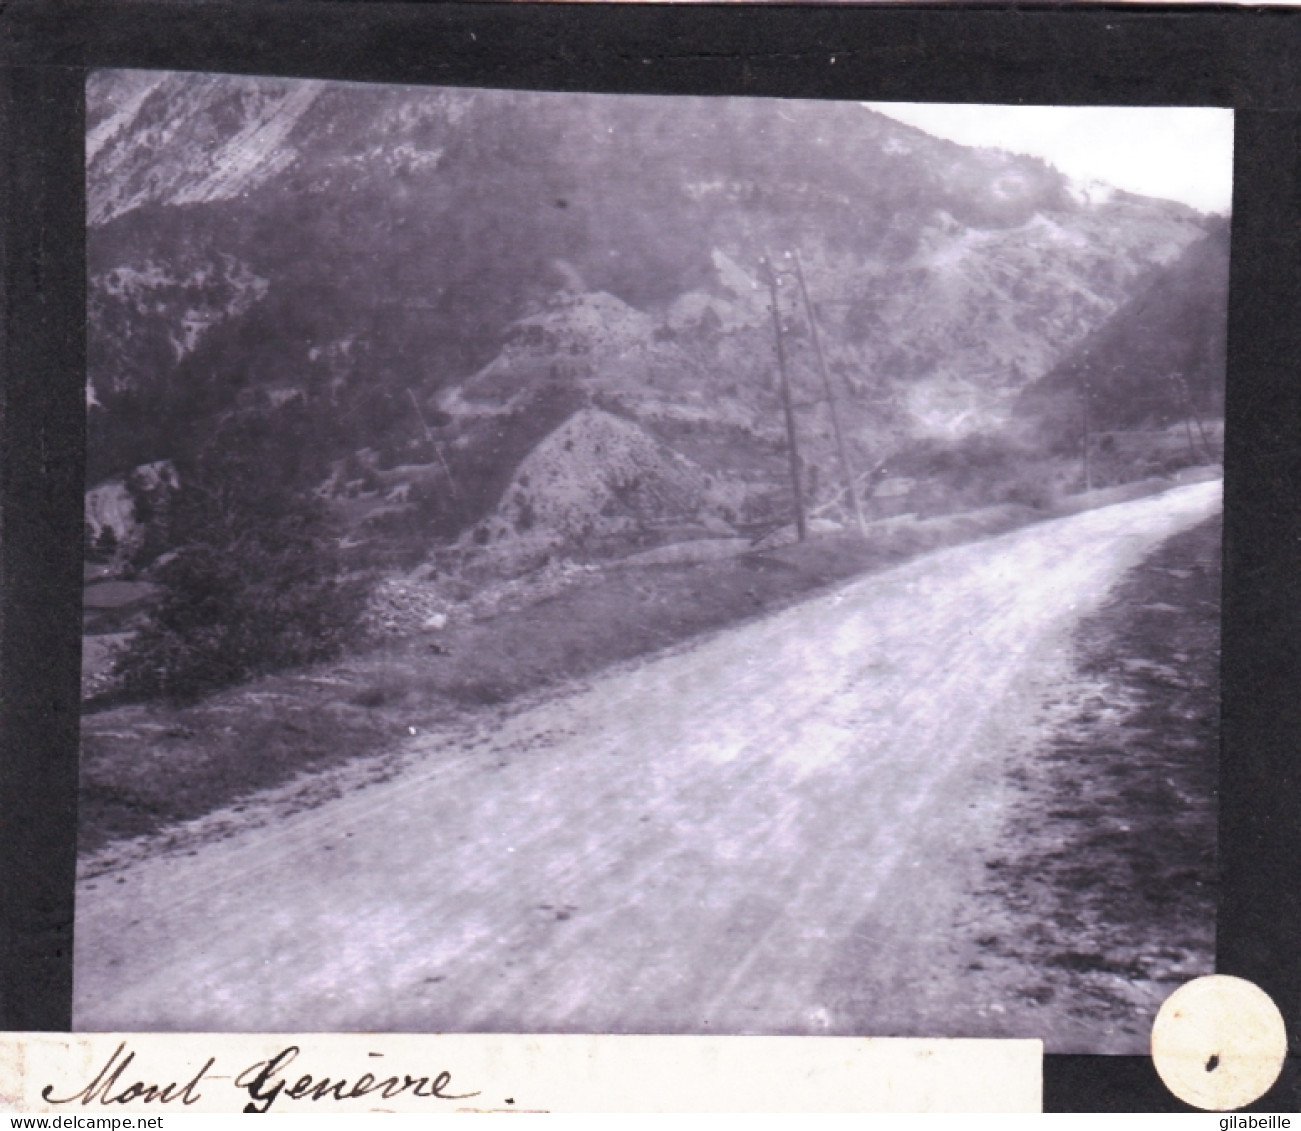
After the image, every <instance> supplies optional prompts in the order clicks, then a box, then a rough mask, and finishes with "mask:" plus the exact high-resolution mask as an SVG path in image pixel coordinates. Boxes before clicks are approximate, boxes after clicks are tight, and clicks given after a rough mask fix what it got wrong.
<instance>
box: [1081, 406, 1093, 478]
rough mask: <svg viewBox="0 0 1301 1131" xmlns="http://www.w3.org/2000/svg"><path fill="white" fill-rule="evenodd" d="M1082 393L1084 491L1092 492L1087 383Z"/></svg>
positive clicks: (1091, 442)
mask: <svg viewBox="0 0 1301 1131" xmlns="http://www.w3.org/2000/svg"><path fill="white" fill-rule="evenodd" d="M1083 393H1084V395H1083V398H1082V401H1083V404H1082V410H1083V411H1082V415H1083V426H1084V489H1085V490H1086V491H1092V490H1093V453H1092V450H1091V449H1092V447H1093V436H1092V435H1091V432H1092V429H1091V427H1090V421H1089V383H1088V381H1085V382H1084V385H1083Z"/></svg>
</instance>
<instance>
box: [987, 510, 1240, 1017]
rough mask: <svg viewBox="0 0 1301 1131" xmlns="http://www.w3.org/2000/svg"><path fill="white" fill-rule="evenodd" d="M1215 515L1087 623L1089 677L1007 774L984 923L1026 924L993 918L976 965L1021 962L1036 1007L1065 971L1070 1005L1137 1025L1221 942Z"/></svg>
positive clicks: (1082, 628)
mask: <svg viewBox="0 0 1301 1131" xmlns="http://www.w3.org/2000/svg"><path fill="white" fill-rule="evenodd" d="M1221 521H1222V520H1221V519H1220V518H1219V517H1217V518H1214V519H1212V520H1209V521H1207V522H1203V523H1201V524H1200V525H1198V526H1197V527H1195V528H1194V529H1192V530H1189V531H1187V532H1186V533H1184V534H1180V535H1177V536H1176V537H1174V538H1171V539H1170V540H1169V541H1167V542H1166V543H1165V544H1164V545H1163V546H1161V548H1160V549H1159V550H1158V551H1157V552H1156V553H1154V554H1153V555H1151V556H1150V557H1149V558H1148V559H1147V560H1146V561H1145V562H1144V563H1143V565H1142V566H1140V567H1139V568H1138V569H1137V570H1134V571H1132V572H1131V573H1130V574H1129V575H1128V576H1127V577H1126V578H1125V579H1124V581H1122V583H1121V584H1120V586H1118V588H1117V589H1116V590H1115V592H1114V593H1113V595H1112V597H1111V599H1110V600H1109V601H1108V603H1107V604H1106V606H1105V607H1103V608H1102V609H1101V610H1099V611H1098V612H1097V613H1095V614H1094V615H1092V616H1090V617H1088V618H1086V619H1085V620H1084V621H1082V622H1081V624H1080V625H1079V627H1078V628H1077V630H1076V632H1075V634H1074V646H1075V654H1076V663H1077V666H1078V671H1079V673H1080V677H1081V678H1080V680H1079V682H1078V683H1076V684H1073V685H1071V686H1070V687H1069V688H1067V689H1065V691H1064V693H1063V694H1061V695H1060V697H1059V698H1057V699H1055V700H1051V701H1050V702H1049V703H1048V704H1047V705H1046V707H1045V729H1046V732H1047V734H1048V735H1049V740H1048V742H1047V743H1046V744H1045V745H1044V746H1043V747H1042V748H1041V749H1040V751H1039V752H1038V755H1037V757H1035V758H1032V759H1026V760H1025V761H1024V763H1023V766H1022V767H1021V768H1018V769H1017V770H1015V771H1014V772H1013V774H1012V780H1013V782H1014V784H1015V786H1016V789H1017V792H1018V794H1019V800H1015V801H1014V802H1013V806H1012V817H1011V820H1010V821H1009V822H1008V824H1007V827H1006V829H1005V834H1004V848H1003V849H1002V850H1001V851H999V852H998V853H997V854H994V855H991V857H990V858H989V859H988V860H987V862H986V865H985V866H986V869H987V871H988V874H989V879H988V883H987V885H986V887H985V890H984V892H983V899H984V901H985V903H986V906H987V907H988V908H989V909H990V910H991V915H992V920H991V921H992V922H995V923H996V922H998V921H999V918H1000V917H1001V916H1002V915H1004V914H1006V915H1009V916H1010V917H1011V918H1010V921H1011V922H1015V923H1017V924H1018V927H1019V929H1018V930H1017V931H1016V932H1015V933H1012V932H1005V931H1000V930H998V929H997V928H996V927H995V928H991V930H990V931H989V933H988V934H987V935H986V936H985V937H984V938H982V939H981V940H980V941H981V945H982V947H983V948H984V950H985V952H986V956H985V957H984V958H983V959H982V960H981V962H982V963H985V962H988V963H990V964H992V965H998V964H1001V963H1003V962H1007V961H1009V960H1010V961H1012V962H1014V963H1015V964H1016V967H1017V968H1018V969H1019V970H1021V971H1022V972H1023V979H1024V982H1023V988H1022V993H1023V995H1024V996H1025V997H1027V998H1028V999H1030V1000H1033V1001H1035V1002H1039V1003H1046V1002H1047V1001H1050V1000H1051V999H1052V998H1053V996H1054V988H1053V987H1054V984H1057V983H1060V982H1061V980H1062V975H1063V974H1069V975H1070V976H1071V978H1072V980H1073V982H1074V984H1075V985H1076V987H1077V993H1076V996H1075V999H1074V1001H1073V1002H1072V1005H1071V1009H1072V1012H1073V1014H1074V1015H1075V1016H1077V1017H1078V1018H1079V1019H1081V1020H1084V1021H1093V1022H1094V1023H1096V1022H1097V1020H1098V1019H1101V1018H1122V1019H1124V1020H1123V1021H1122V1025H1125V1026H1129V1027H1131V1028H1133V1030H1134V1032H1135V1034H1137V1035H1139V1036H1141V1035H1142V1033H1143V1032H1145V1031H1146V1028H1145V1027H1148V1026H1150V1024H1151V1020H1152V1016H1151V1015H1152V1013H1153V1012H1154V1010H1155V1006H1156V1005H1158V1004H1159V1003H1160V1001H1161V1000H1163V999H1164V997H1165V996H1167V995H1168V994H1169V993H1171V992H1172V991H1173V990H1174V989H1175V988H1176V987H1177V986H1178V985H1180V984H1181V983H1183V982H1184V981H1186V980H1188V979H1189V978H1192V977H1195V976H1197V975H1199V974H1204V973H1210V972H1211V969H1210V963H1209V961H1208V956H1210V955H1213V954H1214V952H1215V909H1216V886H1215V843H1216V801H1215V796H1216V782H1217V771H1218V755H1219V707H1220V693H1219V658H1220V648H1219V643H1220V640H1219V634H1220V573H1221V565H1220V563H1221V559H1220V534H1221ZM1027 924H1029V925H1028V927H1027ZM1027 972H1028V973H1027ZM1080 991H1082V992H1080Z"/></svg>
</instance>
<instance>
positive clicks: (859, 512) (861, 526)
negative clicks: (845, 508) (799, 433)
mask: <svg viewBox="0 0 1301 1131" xmlns="http://www.w3.org/2000/svg"><path fill="white" fill-rule="evenodd" d="M794 258H795V278H796V279H798V280H799V284H800V294H802V295H803V296H804V310H805V312H806V313H807V314H808V319H809V330H810V332H811V333H812V335H813V351H814V353H815V354H817V358H818V371H819V372H820V373H821V374H822V386H823V388H824V389H826V391H827V407H828V409H830V411H831V428H832V430H833V431H834V432H835V434H836V449H837V451H839V453H840V470H841V472H842V473H843V474H844V477H845V490H846V492H848V494H849V504H850V506H851V507H852V508H853V511H854V522H855V523H856V524H857V525H858V532H859V534H861V535H862V536H863V537H864V538H866V537H867V523H866V522H864V521H863V507H862V504H861V503H860V502H859V500H858V487H857V485H856V484H855V482H854V468H853V465H852V464H851V463H850V462H849V448H848V447H846V445H845V435H844V433H843V432H842V431H841V430H840V412H839V409H838V407H837V405H836V394H835V392H834V391H833V390H832V387H831V375H830V374H829V373H828V372H827V359H826V357H825V356H823V353H822V335H821V334H820V333H819V332H818V320H817V317H816V316H815V315H814V313H813V303H811V302H810V301H809V288H808V284H806V283H805V281H804V264H803V263H801V262H800V253H799V251H798V249H797V250H796V251H795V255H794Z"/></svg>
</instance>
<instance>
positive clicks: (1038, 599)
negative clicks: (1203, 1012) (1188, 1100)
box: [74, 482, 1220, 1052]
mask: <svg viewBox="0 0 1301 1131" xmlns="http://www.w3.org/2000/svg"><path fill="white" fill-rule="evenodd" d="M1219 505H1220V484H1219V482H1209V483H1200V484H1196V485H1193V486H1188V487H1182V488H1178V489H1175V490H1172V491H1169V492H1167V493H1166V494H1164V495H1159V496H1154V497H1150V498H1145V499H1141V500H1137V501H1134V502H1129V503H1123V504H1119V505H1115V506H1111V507H1106V508H1103V509H1099V510H1094V511H1088V512H1085V513H1082V514H1079V515H1075V516H1072V517H1069V518H1064V519H1059V520H1055V521H1051V522H1046V523H1041V524H1039V525H1036V526H1032V527H1028V528H1025V529H1023V530H1020V531H1017V532H1015V533H1013V534H1009V535H1005V536H1002V537H999V538H993V539H988V540H985V541H982V542H978V543H974V544H971V545H967V546H962V547H957V548H954V549H951V550H945V551H942V552H939V553H935V554H931V555H928V556H926V557H923V558H919V559H917V560H915V561H913V562H910V563H908V564H907V565H904V566H902V567H899V568H897V569H894V570H891V571H888V572H885V573H880V574H876V575H873V576H870V577H867V578H865V579H862V580H859V581H856V582H853V583H851V584H848V585H845V586H843V587H841V588H839V589H837V590H836V591H834V592H831V593H828V594H824V595H821V596H819V597H817V598H815V599H812V600H809V601H806V602H804V603H802V604H799V605H797V606H795V607H792V608H788V609H786V610H784V611H782V612H780V613H776V614H773V615H771V616H768V617H765V618H763V619H761V620H757V621H754V622H752V623H750V624H747V625H744V626H741V627H739V628H734V629H731V630H728V631H725V632H722V633H719V634H717V635H715V636H713V637H711V638H708V639H705V640H703V641H696V642H694V643H693V644H691V645H690V646H687V647H683V648H681V649H679V650H676V651H674V652H671V653H668V654H661V655H660V656H657V657H653V658H650V659H648V660H646V661H643V662H639V663H635V664H630V665H627V666H625V667H623V668H621V669H617V670H615V671H612V672H608V673H606V674H604V675H602V676H601V677H599V678H598V679H596V680H594V681H592V683H591V684H590V685H589V686H585V687H576V688H572V689H570V690H569V691H568V692H566V693H564V694H562V695H554V694H553V695H552V696H550V697H548V698H546V699H540V700H536V701H534V702H531V703H525V704H520V705H517V706H515V707H514V708H513V709H510V710H508V711H506V712H504V713H503V712H497V713H495V714H492V715H491V716H488V715H485V716H484V717H483V719H482V722H481V724H480V725H478V726H477V727H470V728H461V729H458V730H451V729H449V730H447V731H445V732H441V733H436V734H429V735H419V736H416V737H414V738H412V739H411V748H412V750H411V752H412V753H413V754H414V755H417V757H414V758H413V760H412V761H411V762H410V764H409V768H408V769H407V770H406V771H404V772H403V773H402V774H400V775H399V776H398V777H396V778H394V779H393V780H390V781H386V782H380V783H377V784H371V785H369V786H367V787H366V788H362V789H358V790H356V791H354V792H351V793H350V794H348V795H346V796H344V797H341V798H339V799H338V800H334V801H330V802H327V803H325V804H323V805H321V806H319V807H318V808H315V809H312V810H309V811H304V812H300V813H297V814H295V815H293V816H291V817H288V818H286V819H284V820H283V821H281V822H279V823H278V824H276V825H274V826H270V827H263V828H249V829H247V830H245V831H244V832H241V833H239V834H238V835H235V836H233V837H231V838H229V839H226V840H224V841H220V842H217V843H213V844H208V845H206V846H204V847H203V849H202V851H201V852H198V853H197V854H190V855H186V854H184V853H180V852H172V853H161V854H158V855H155V856H154V857H153V858H151V859H147V860H144V861H141V862H138V863H136V864H135V865H133V866H132V867H129V868H127V869H125V870H123V871H121V872H119V873H118V874H116V875H113V874H108V875H101V876H99V877H97V878H96V879H95V880H93V881H87V882H86V883H84V884H83V885H82V887H81V889H80V891H79V894H78V913H77V936H76V937H77V952H76V995H75V1012H74V1025H75V1027H76V1028H78V1029H83V1030H97V1029H119V1030H142V1029H199V1030H202V1029H228V1030H260V1031H267V1030H282V1031H294V1030H300V1031H301V1030H333V1029H345V1030H346V1029H368V1030H398V1031H403V1030H405V1031H437V1030H466V1031H476V1030H477V1031H489V1030H496V1031H611V1032H702V1033H704V1032H721V1033H752V1032H769V1033H875V1034H881V1035H888V1034H900V1035H902V1034H911V1033H928V1034H932V1035H948V1036H996V1035H1021V1036H1045V1037H1046V1038H1047V1039H1048V1042H1049V1045H1048V1047H1049V1049H1050V1050H1052V1051H1094V1052H1099V1051H1107V1052H1137V1051H1141V1050H1140V1049H1138V1048H1134V1047H1130V1046H1131V1044H1132V1043H1133V1040H1132V1038H1131V1037H1128V1036H1126V1035H1124V1034H1119V1033H1110V1032H1107V1031H1102V1032H1099V1031H1096V1030H1095V1031H1086V1030H1085V1029H1082V1028H1081V1027H1080V1024H1079V1023H1078V1022H1077V1021H1072V1020H1071V1019H1070V1018H1069V1016H1068V1014H1069V1009H1068V1006H1069V992H1070V991H1069V986H1065V987H1063V989H1062V992H1059V993H1058V995H1057V996H1056V998H1055V999H1054V1001H1053V1002H1052V1003H1051V1004H1038V1003H1036V1002H1033V1001H1030V1002H1027V1001H1024V1000H1020V1001H1018V1000H1017V985H1016V972H1015V971H1009V970H1007V969H995V970H984V971H979V970H977V971H973V970H971V969H970V968H969V967H970V962H969V959H970V957H971V955H973V954H974V953H976V951H975V939H976V937H977V936H979V935H980V934H981V933H982V925H981V922H980V920H979V916H978V915H976V905H975V902H974V900H973V895H972V893H973V892H974V891H975V890H976V889H977V887H978V886H979V884H980V883H981V882H982V879H983V868H982V865H983V861H984V859H985V855H984V854H985V853H986V852H987V851H988V850H989V847H990V846H991V845H992V844H993V843H994V842H995V841H997V840H998V838H999V835H1000V830H1001V829H1002V828H1003V825H1004V819H1005V816H1006V808H1007V803H1008V795H1009V787H1008V785H1007V774H1008V772H1009V770H1011V769H1012V768H1014V766H1015V765H1016V764H1017V762H1018V760H1023V759H1025V758H1028V757H1033V756H1034V749H1035V739H1036V735H1037V733H1038V729H1037V728H1040V727H1042V726H1043V722H1042V716H1041V714H1040V710H1041V707H1042V705H1043V703H1044V702H1045V700H1046V699H1047V697H1048V696H1049V695H1050V694H1051V693H1052V692H1053V690H1054V688H1057V687H1060V686H1061V685H1062V684H1063V683H1066V682H1068V681H1069V680H1070V679H1071V678H1072V674H1073V673H1072V672H1071V670H1070V656H1069V648H1068V645H1067V640H1068V635H1069V632H1070V629H1071V627H1072V626H1073V625H1074V624H1075V622H1076V621H1077V620H1078V619H1079V618H1080V617H1081V616H1083V615H1084V614H1086V613H1087V612H1089V611H1090V610H1092V609H1094V608H1096V607H1097V605H1098V604H1099V603H1100V602H1101V601H1102V599H1103V598H1104V596H1105V595H1106V593H1107V591H1108V589H1109V588H1110V587H1111V586H1112V585H1114V584H1115V582H1116V581H1117V580H1118V579H1119V578H1120V577H1121V576H1122V575H1123V574H1124V572H1125V571H1126V570H1127V569H1130V568H1132V567H1133V566H1134V565H1136V564H1137V563H1138V562H1139V561H1140V560H1141V559H1142V558H1143V556H1144V555H1145V554H1146V553H1148V552H1150V551H1151V550H1152V548H1153V547H1155V546H1157V545H1159V544H1160V543H1161V542H1162V541H1163V540H1164V539H1166V538H1168V537H1169V536H1171V535H1173V534H1175V533H1177V532H1179V531H1181V530H1184V529H1186V528H1188V527H1190V526H1192V525H1193V524H1194V523H1197V522H1199V521H1201V520H1203V519H1204V518H1206V517H1207V516H1209V515H1211V514H1214V513H1215V511H1216V510H1217V509H1218V507H1219ZM593 631H598V632H599V631H600V626H599V625H595V626H593ZM1006 850H1007V846H1006V845H1003V846H1002V848H1001V851H1003V852H1004V853H1006ZM869 991H870V992H869Z"/></svg>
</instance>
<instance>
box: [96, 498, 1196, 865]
mask: <svg viewBox="0 0 1301 1131" xmlns="http://www.w3.org/2000/svg"><path fill="white" fill-rule="evenodd" d="M1137 486H1138V485H1134V487H1131V488H1128V489H1127V491H1128V494H1127V495H1126V497H1137V494H1136V493H1135V491H1134V488H1135V487H1137ZM1165 486H1167V487H1168V486H1170V484H1168V483H1167V484H1165ZM1152 490H1154V488H1151V487H1149V488H1147V489H1146V490H1144V491H1140V492H1138V493H1151V492H1152ZM1112 494H1113V493H1102V492H1099V493H1096V495H1097V498H1096V499H1095V500H1093V501H1094V503H1095V505H1101V504H1103V503H1106V502H1115V501H1119V499H1118V498H1112V497H1111V495H1112ZM1076 509H1080V506H1079V503H1078V502H1072V503H1068V504H1067V505H1066V506H1065V507H1064V508H1063V510H1062V511H1060V512H1059V511H1036V510H1032V509H1030V508H1028V507H1019V506H1001V507H995V508H989V509H987V510H983V511H978V512H972V513H969V514H964V515H951V516H946V517H944V518H937V519H930V520H925V521H901V520H890V521H888V522H885V523H882V524H879V526H878V527H877V528H876V529H874V531H873V537H872V538H871V540H870V541H868V542H866V543H865V542H863V541H862V540H860V539H859V538H857V537H856V536H852V535H837V536H828V537H823V538H819V539H815V540H813V541H810V542H807V543H803V544H796V545H789V546H784V547H781V548H779V549H773V550H769V551H766V552H763V553H753V554H747V555H744V556H739V557H731V558H725V559H721V560H715V561H703V562H694V563H678V564H666V565H643V566H625V567H622V568H609V569H605V570H602V571H600V572H596V573H593V574H592V575H591V576H590V578H589V579H587V580H585V581H584V582H583V583H582V584H576V585H574V586H571V587H570V588H567V589H564V590H562V591H561V592H559V593H558V594H556V595H554V596H552V597H550V598H548V599H546V600H544V601H540V602H538V603H536V604H532V605H529V606H527V607H525V608H521V609H514V610H510V611H506V612H502V613H499V614H498V615H496V616H493V617H491V618H489V619H481V620H469V621H457V622H454V623H453V624H452V625H451V626H450V627H448V628H446V629H444V630H440V631H438V632H436V633H426V634H421V635H416V636H412V637H407V638H404V639H401V640H398V641H395V642H393V643H390V644H386V645H384V646H381V647H376V648H374V649H372V650H369V651H366V652H362V653H358V654H355V655H353V656H350V657H348V658H346V659H345V660H342V661H340V662H337V663H334V664H329V665H321V666H318V667H315V668H312V669H307V670H303V671H297V672H290V673H285V674H282V675H278V676H274V677H269V678H266V679H262V680H258V681H255V682H253V683H250V684H247V685H245V686H242V687H239V688H235V689H232V690H230V691H227V692H223V693H221V694H218V695H214V696H212V697H210V698H208V699H206V700H204V701H203V702H201V703H199V704H196V705H194V706H189V707H181V708H178V707H170V706H165V705H159V704H150V705H128V706H117V707H113V708H110V709H106V710H100V711H92V712H89V713H87V714H86V715H85V717H84V718H83V722H82V763H81V798H80V839H79V847H80V850H81V852H82V853H88V852H94V851H96V850H98V849H100V848H102V847H103V846H104V845H106V844H108V843H110V842H112V841H114V840H118V839H121V838H127V837H136V836H143V835H148V834H151V833H154V832H157V831H158V830H160V829H162V828H164V827H166V826H168V825H172V824H176V823H178V822H181V821H186V820H189V819H192V818H195V817H199V816H202V815H204V814H206V813H209V812H212V811H214V810H217V809H220V808H224V807H227V806H237V805H238V803H239V800H240V798H242V797H246V796H248V795H249V794H252V793H255V792H257V791H259V790H263V789H268V788H271V787H274V786H277V785H280V784H282V783H284V782H286V781H288V780H289V779H290V778H292V777H294V776H295V775H297V774H300V773H303V772H314V771H319V770H325V769H328V768H331V767H335V766H338V765H340V764H342V763H344V762H347V761H349V760H350V759H353V758H358V757H362V756H366V755H370V754H375V753H377V752H379V751H381V750H383V749H385V748H386V747H391V746H392V745H393V744H395V743H398V742H400V741H401V740H402V738H404V737H405V736H407V735H409V734H410V733H411V732H412V728H415V729H416V730H417V731H422V730H425V729H427V728H429V727H432V726H435V725H438V724H441V723H447V722H449V721H452V720H455V719H456V718H458V717H462V716H463V715H464V714H465V713H466V712H478V711H484V710H491V709H494V708H497V707H499V706H501V705H502V704H505V703H508V702H509V701H511V700H512V699H514V698H516V697H517V696H520V695H522V694H525V693H527V692H532V691H537V690H541V689H545V688H547V687H548V686H556V685H561V684H564V683H566V682H568V681H573V680H581V679H584V678H586V677H589V676H592V675H594V674H595V673H597V672H599V671H600V670H601V669H603V668H605V667H608V666H610V665H611V664H616V663H619V662H623V661H628V660H632V659H635V658H636V657H639V656H643V655H647V654H650V653H654V652H657V651H659V650H661V649H663V648H666V647H670V646H673V645H675V644H678V643H681V642H684V641H688V640H690V639H691V638H693V637H696V636H699V635H700V634H702V633H705V632H710V631H714V630H718V629H721V628H725V627H727V626H729V625H733V624H737V623H740V622H742V621H745V620H747V619H750V618H752V617H755V616H760V615H763V614H764V613H766V612H769V611H772V610H774V609H776V608H780V607H782V606H784V605H787V604H790V603H792V602H794V601H796V600H799V599H801V598H803V597H805V596H807V595H809V594H811V593H813V592H815V591H817V590H819V589H822V588H824V587H826V586H829V585H833V584H837V583H839V582H842V581H844V580H847V579H849V578H851V577H855V576H858V575H861V574H864V573H869V572H873V571H876V570H882V569H887V568H889V567H891V566H894V565H897V564H899V563H901V562H903V561H906V560H908V559H909V558H912V557H916V556H918V555H920V554H923V553H926V552H929V551H932V550H936V549H940V548H943V547H945V546H951V545H957V544H960V543H964V542H970V541H973V540H975V539H978V538H981V537H988V536H991V535H996V534H1001V533H1005V532H1007V531H1010V530H1013V529H1016V528H1018V527H1021V526H1024V525H1026V524H1028V523H1030V522H1034V521H1038V520H1042V519H1044V518H1050V517H1055V516H1056V515H1057V514H1058V513H1070V512H1071V511H1073V510H1076Z"/></svg>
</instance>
